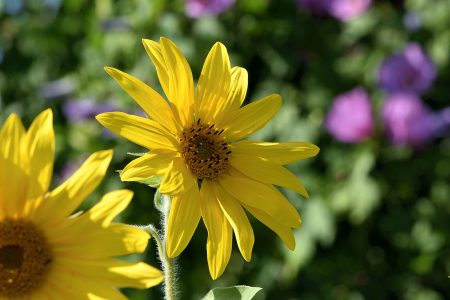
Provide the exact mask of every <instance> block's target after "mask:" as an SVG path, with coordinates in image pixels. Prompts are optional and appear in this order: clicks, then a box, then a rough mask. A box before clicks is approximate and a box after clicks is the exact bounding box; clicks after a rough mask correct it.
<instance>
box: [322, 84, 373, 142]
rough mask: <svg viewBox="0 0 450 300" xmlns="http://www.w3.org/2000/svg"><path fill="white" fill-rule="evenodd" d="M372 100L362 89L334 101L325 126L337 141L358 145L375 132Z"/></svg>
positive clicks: (356, 89) (340, 96)
mask: <svg viewBox="0 0 450 300" xmlns="http://www.w3.org/2000/svg"><path fill="white" fill-rule="evenodd" d="M370 102H371V101H370V98H369V95H368V94H367V92H366V91H365V90H364V89H363V88H362V87H357V88H354V89H353V90H351V91H349V92H347V93H344V94H341V95H339V96H337V97H336V98H335V99H334V102H333V104H332V107H331V110H330V111H329V112H328V115H327V116H326V118H325V121H324V126H325V128H326V129H327V131H328V132H329V133H330V134H331V135H332V136H334V137H335V138H336V139H337V140H339V141H341V142H347V143H357V142H359V141H362V140H364V139H366V138H368V137H369V136H370V135H371V134H372V131H373V120H372V108H371V103H370Z"/></svg>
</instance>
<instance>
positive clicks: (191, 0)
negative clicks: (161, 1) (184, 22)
mask: <svg viewBox="0 0 450 300" xmlns="http://www.w3.org/2000/svg"><path fill="white" fill-rule="evenodd" d="M234 2H235V0H186V2H185V11H186V15H187V16H188V17H191V18H194V19H196V18H200V17H203V16H205V15H218V14H220V13H222V12H224V11H226V10H227V9H229V8H230V7H231V6H232V5H233V4H234Z"/></svg>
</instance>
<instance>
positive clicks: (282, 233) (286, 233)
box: [244, 204, 295, 250]
mask: <svg viewBox="0 0 450 300" xmlns="http://www.w3.org/2000/svg"><path fill="white" fill-rule="evenodd" d="M244 207H245V209H247V210H248V211H249V212H250V213H251V214H252V215H253V216H255V218H257V219H258V220H259V221H261V223H263V224H264V225H266V226H267V227H269V228H270V229H271V230H272V231H273V232H275V233H276V234H277V235H278V236H279V237H280V238H281V240H282V241H283V242H284V243H285V244H286V246H287V247H288V248H289V249H290V250H294V249H295V238H294V234H293V233H292V229H291V228H290V227H287V226H284V225H283V224H281V223H280V222H278V221H277V220H276V219H274V218H272V217H271V216H270V215H268V214H266V213H265V212H264V211H262V210H260V209H258V208H255V207H251V206H248V205H245V204H244Z"/></svg>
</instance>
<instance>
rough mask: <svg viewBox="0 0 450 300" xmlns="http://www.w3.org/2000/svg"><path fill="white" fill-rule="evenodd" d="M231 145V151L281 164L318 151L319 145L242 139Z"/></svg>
mask: <svg viewBox="0 0 450 300" xmlns="http://www.w3.org/2000/svg"><path fill="white" fill-rule="evenodd" d="M233 146H234V147H233V153H238V154H246V155H255V156H259V157H262V158H265V159H267V160H270V161H273V162H274V163H278V164H282V165H284V164H288V163H292V162H295V161H298V160H303V159H306V158H309V157H313V156H316V155H317V153H319V147H317V146H316V145H314V144H310V143H304V142H288V143H269V142H254V141H246V140H244V141H238V142H236V143H235V144H233Z"/></svg>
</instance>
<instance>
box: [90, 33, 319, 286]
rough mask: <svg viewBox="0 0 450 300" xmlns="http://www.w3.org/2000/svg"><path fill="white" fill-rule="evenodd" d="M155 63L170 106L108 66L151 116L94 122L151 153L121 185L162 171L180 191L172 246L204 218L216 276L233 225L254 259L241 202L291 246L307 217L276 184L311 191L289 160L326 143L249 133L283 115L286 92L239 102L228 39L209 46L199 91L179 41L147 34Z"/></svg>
mask: <svg viewBox="0 0 450 300" xmlns="http://www.w3.org/2000/svg"><path fill="white" fill-rule="evenodd" d="M143 44H144V47H145V49H146V51H147V53H148V55H149V56H150V58H151V59H152V61H153V63H154V64H155V65H156V70H157V74H158V77H159V81H160V83H161V85H162V88H163V90H164V92H165V94H166V96H167V98H168V100H169V104H168V103H167V102H166V101H165V100H164V99H163V97H162V96H161V95H159V94H158V93H157V92H155V91H154V90H153V89H152V88H150V87H149V86H147V85H146V84H145V83H143V82H142V81H141V80H139V79H137V78H135V77H133V76H131V75H129V74H127V73H124V72H122V71H120V70H117V69H114V68H110V67H107V68H105V69H106V72H108V74H109V75H111V76H112V77H113V78H114V79H115V80H116V81H117V82H118V83H119V85H120V86H121V87H122V88H123V89H124V90H125V91H126V92H127V93H128V94H129V95H130V96H131V97H132V98H133V99H134V100H135V101H136V102H137V103H138V104H139V105H140V106H141V107H142V108H143V109H144V111H145V112H146V113H147V115H148V116H149V119H146V118H141V117H137V116H133V115H129V114H125V113H121V112H109V113H103V114H100V115H98V116H97V120H98V121H99V122H100V123H101V124H102V125H103V126H105V127H107V128H108V129H110V130H112V131H113V132H115V133H116V134H118V135H121V136H122V137H124V138H126V139H128V140H130V141H132V142H134V143H136V144H139V145H141V146H144V147H146V148H148V149H149V150H151V152H149V153H147V154H145V155H144V156H142V157H140V158H137V159H135V160H133V161H132V162H131V163H129V164H128V165H127V166H126V167H125V168H124V169H123V172H122V173H121V178H122V180H124V181H139V180H144V179H148V178H151V177H153V176H161V177H162V182H161V186H160V192H161V193H163V194H167V195H171V196H172V197H173V199H172V204H171V207H170V213H169V224H168V233H167V235H168V236H167V252H168V255H169V257H175V256H177V255H179V254H180V253H181V252H182V251H183V250H184V249H185V247H186V246H187V244H188V242H189V241H190V239H191V237H192V235H193V233H194V231H195V229H196V227H197V225H198V222H199V220H200V217H201V218H203V222H204V223H205V225H206V228H207V231H208V241H207V256H208V265H209V270H210V273H211V276H212V278H213V279H216V278H218V277H219V276H220V275H221V274H222V273H223V271H224V269H225V267H226V265H227V264H228V261H229V259H230V254H231V245H232V235H233V231H234V234H235V235H236V241H237V244H238V247H239V250H240V251H241V253H242V256H243V257H244V259H245V260H247V261H250V259H251V254H252V248H253V243H254V234H253V230H252V227H251V225H250V223H249V220H248V218H247V215H246V213H245V211H244V209H243V208H245V209H246V210H247V211H248V212H250V213H251V214H252V215H253V216H255V217H256V218H257V219H259V220H260V221H261V222H262V223H264V224H265V225H267V226H268V227H269V228H271V229H272V230H273V231H274V232H275V233H277V234H278V235H279V236H280V238H281V239H282V240H283V241H284V243H285V244H286V245H287V246H288V247H289V248H290V249H294V247H295V240H294V237H293V234H292V230H291V228H295V227H299V226H300V224H301V221H300V215H299V214H298V212H297V211H296V209H295V208H294V207H293V206H292V205H291V204H290V203H289V202H288V201H287V199H286V198H285V197H284V196H283V195H282V194H281V193H280V192H279V191H278V189H277V188H275V187H274V186H273V185H278V186H284V187H287V188H290V189H293V190H294V191H296V192H298V193H300V194H301V195H303V196H307V192H306V190H305V189H304V187H303V185H302V184H301V183H300V181H299V180H298V179H297V178H296V177H295V176H294V175H293V174H292V173H291V172H290V171H288V170H287V169H286V168H284V167H283V166H282V165H284V164H287V163H291V162H294V161H297V160H301V159H305V158H308V157H312V156H315V155H316V154H317V153H318V151H319V149H318V147H316V146H315V145H312V144H309V143H302V142H292V143H265V142H253V141H244V140H242V139H243V138H245V137H247V136H249V135H250V134H252V133H253V132H255V131H257V130H258V129H260V128H261V127H263V126H264V125H265V124H266V123H267V122H268V121H269V120H270V119H271V118H272V117H273V116H274V115H275V113H276V112H277V111H278V109H279V107H280V104H281V97H280V96H279V95H270V96H267V97H265V98H263V99H261V100H259V101H256V102H253V103H251V104H249V105H245V106H243V107H241V105H242V103H243V101H244V98H245V95H246V92H247V81H248V78H247V71H246V70H245V69H243V68H241V67H233V68H231V67H230V61H229V58H228V53H227V50H226V48H225V46H224V45H222V44H221V43H216V44H215V45H214V46H213V47H212V49H211V51H210V52H209V54H208V56H207V58H206V61H205V63H204V65H203V70H202V72H201V75H200V79H199V81H198V84H197V89H196V91H195V92H194V83H193V79H192V72H191V69H190V67H189V64H188V63H187V61H186V59H185V57H184V56H183V54H182V53H181V52H180V50H179V49H178V48H177V47H176V46H175V44H174V43H173V42H172V41H170V40H168V39H166V38H161V40H160V43H157V42H154V41H151V40H143Z"/></svg>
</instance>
